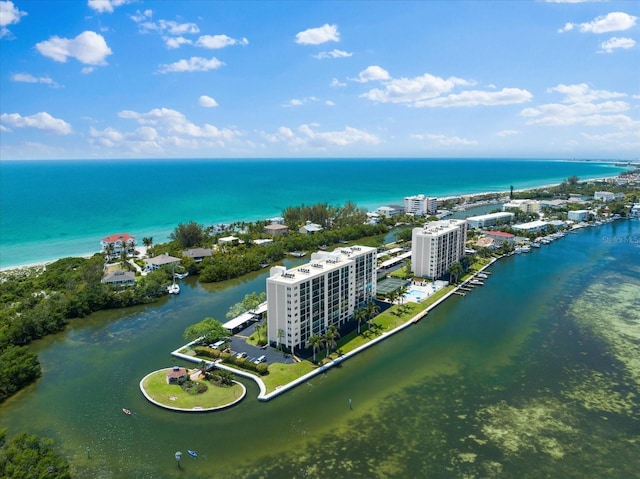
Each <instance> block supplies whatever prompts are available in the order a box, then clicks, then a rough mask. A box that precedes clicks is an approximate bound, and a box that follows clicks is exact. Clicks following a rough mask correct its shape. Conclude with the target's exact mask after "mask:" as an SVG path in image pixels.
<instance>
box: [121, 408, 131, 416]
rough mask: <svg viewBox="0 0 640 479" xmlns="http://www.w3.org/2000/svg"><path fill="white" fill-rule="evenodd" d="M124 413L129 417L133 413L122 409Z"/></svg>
mask: <svg viewBox="0 0 640 479" xmlns="http://www.w3.org/2000/svg"><path fill="white" fill-rule="evenodd" d="M122 412H123V413H125V414H126V415H127V416H131V411H129V410H128V409H126V408H122Z"/></svg>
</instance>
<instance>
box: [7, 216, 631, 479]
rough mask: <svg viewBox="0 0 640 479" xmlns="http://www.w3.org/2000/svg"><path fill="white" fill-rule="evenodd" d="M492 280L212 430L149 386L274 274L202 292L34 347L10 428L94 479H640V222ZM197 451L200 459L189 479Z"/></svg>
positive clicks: (512, 265)
mask: <svg viewBox="0 0 640 479" xmlns="http://www.w3.org/2000/svg"><path fill="white" fill-rule="evenodd" d="M604 238H622V239H623V241H610V240H605V239H604ZM625 238H627V239H628V241H625V240H624V239H625ZM634 238H635V239H636V241H633V239H634ZM491 271H493V275H492V276H491V278H490V279H489V280H488V281H487V284H486V285H485V286H483V287H481V288H478V289H476V290H475V291H473V292H472V293H471V294H469V295H467V296H466V297H465V298H459V297H454V298H451V299H450V300H448V301H447V302H446V303H445V304H443V305H442V306H440V307H438V308H437V309H436V310H434V311H432V312H431V313H430V314H429V316H427V318H425V319H423V320H422V321H421V322H420V323H418V324H417V325H415V326H412V327H411V328H409V329H408V330H406V331H405V332H403V333H400V334H398V335H396V336H394V337H393V338H390V339H389V340H387V341H385V342H383V343H382V344H380V345H379V346H377V347H375V348H373V349H372V350H370V351H367V352H365V353H363V354H361V355H360V356H358V357H356V358H354V359H352V360H349V361H347V362H345V363H343V365H342V366H341V367H340V368H338V369H334V370H331V371H329V372H328V373H326V374H325V375H323V376H319V377H317V378H315V379H313V380H311V381H310V382H309V383H308V384H306V385H303V386H301V387H298V388H296V389H294V390H293V391H291V392H289V393H287V394H285V395H284V396H282V397H280V398H277V399H275V400H273V401H271V402H269V403H259V402H258V401H257V400H255V399H254V398H255V396H256V395H257V387H256V386H255V385H254V384H252V383H250V382H245V384H247V386H248V396H247V398H246V399H245V400H244V401H243V402H242V403H241V404H240V405H239V406H237V407H234V408H232V409H230V410H227V411H224V412H219V413H215V414H206V415H188V414H175V413H170V412H168V411H164V410H161V409H159V408H156V407H154V406H152V405H151V404H148V403H147V402H146V401H145V400H144V398H143V397H142V395H141V394H140V392H139V389H138V382H139V380H140V378H142V377H143V376H144V375H145V374H146V373H147V372H149V371H151V370H154V369H157V368H161V367H166V366H169V365H171V364H173V362H174V360H173V359H172V358H171V357H170V356H169V352H170V351H171V350H173V349H175V348H176V347H177V346H179V345H180V344H181V334H182V331H183V330H184V328H185V327H186V326H187V325H189V324H191V323H193V322H195V321H198V320H200V319H202V318H203V317H205V316H213V317H216V318H220V319H222V318H223V317H224V312H225V311H226V309H227V308H228V306H229V305H230V304H232V303H233V302H235V301H237V300H239V299H241V298H242V296H243V295H244V294H245V293H246V292H249V291H254V290H258V291H259V290H262V289H263V288H264V273H262V274H259V275H256V276H255V277H254V279H252V280H248V281H244V282H238V283H235V284H234V285H233V287H231V288H226V289H224V288H221V287H215V288H209V289H208V290H207V289H204V288H202V287H199V286H195V284H194V283H190V284H191V285H192V287H191V288H190V287H184V288H183V292H182V293H181V294H180V297H178V298H170V299H168V300H167V301H166V302H165V303H164V304H162V305H161V306H154V307H146V308H139V309H132V310H127V311H124V312H105V313H100V314H97V315H94V316H93V317H91V318H90V319H89V320H83V322H77V323H75V324H74V325H73V327H72V328H70V329H69V330H68V331H67V332H65V333H64V334H61V335H58V336H55V337H52V338H48V339H46V340H44V341H41V342H40V343H38V344H37V348H38V350H39V354H40V358H41V361H42V363H43V367H44V369H45V373H44V377H43V378H42V380H41V381H40V382H38V383H37V384H36V385H34V386H33V387H31V388H30V389H28V390H26V391H24V392H23V393H21V394H20V395H18V396H17V397H15V398H14V399H12V400H11V401H9V402H8V403H7V404H5V405H3V407H2V408H1V409H0V425H2V426H6V427H9V429H10V432H11V431H19V430H28V431H33V432H38V433H41V434H48V435H52V436H54V437H55V438H56V439H57V440H58V441H59V442H60V444H62V446H63V449H64V453H65V454H67V455H68V456H69V458H70V460H71V461H72V463H73V465H74V468H75V471H76V477H81V478H131V477H135V478H165V477H167V478H171V477H181V478H209V477H215V478H236V477H237V478H249V477H255V478H258V477H268V478H294V477H296V478H298V477H300V478H302V477H307V478H316V477H318V478H325V477H332V478H409V477H411V478H413V477H420V478H464V477H468V478H480V477H482V478H485V477H486V478H493V477H495V478H528V477H530V478H540V477H553V478H555V477H563V478H574V477H575V478H589V477H591V478H616V479H617V478H628V477H629V478H630V477H638V473H637V471H638V470H640V439H639V438H640V381H639V378H640V367H639V365H640V352H639V351H640V344H639V343H638V338H640V319H639V318H638V314H637V310H638V309H640V305H639V304H638V301H639V299H638V298H640V221H627V222H620V223H615V224H611V225H605V226H603V227H601V228H599V229H595V228H594V229H589V230H585V231H582V232H580V233H578V234H574V235H573V234H572V235H569V236H567V237H566V238H564V239H563V240H561V241H557V242H554V243H553V244H551V245H549V246H547V247H543V248H541V249H540V250H537V251H534V252H532V253H530V254H528V255H518V256H514V257H511V258H508V259H505V260H502V261H500V262H499V263H498V264H496V265H495V266H493V267H492V268H491ZM349 399H352V404H353V410H350V409H349V404H348V400H349ZM122 407H127V408H129V409H131V410H132V411H134V415H133V416H132V417H127V416H125V415H123V414H122V413H121V412H120V409H121V408H122ZM86 447H90V448H91V458H90V459H88V458H87V454H86ZM186 449H196V450H197V451H198V452H199V453H200V457H199V458H198V459H192V458H190V457H188V456H186V455H185V457H184V458H183V459H182V470H180V471H179V470H178V468H177V467H176V462H175V460H174V457H173V455H174V453H175V451H177V450H181V451H182V452H186Z"/></svg>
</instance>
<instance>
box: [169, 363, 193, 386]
mask: <svg viewBox="0 0 640 479" xmlns="http://www.w3.org/2000/svg"><path fill="white" fill-rule="evenodd" d="M187 379H189V376H188V374H187V370H186V369H185V368H179V367H178V366H174V367H173V368H172V369H170V370H169V371H167V383H168V384H179V383H181V382H183V381H186V380H187Z"/></svg>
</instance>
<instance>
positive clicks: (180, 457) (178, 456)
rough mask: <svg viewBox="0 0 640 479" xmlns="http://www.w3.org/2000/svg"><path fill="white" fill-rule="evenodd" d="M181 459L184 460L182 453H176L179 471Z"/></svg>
mask: <svg viewBox="0 0 640 479" xmlns="http://www.w3.org/2000/svg"><path fill="white" fill-rule="evenodd" d="M180 459H182V453H181V452H180V451H178V452H176V461H178V469H180Z"/></svg>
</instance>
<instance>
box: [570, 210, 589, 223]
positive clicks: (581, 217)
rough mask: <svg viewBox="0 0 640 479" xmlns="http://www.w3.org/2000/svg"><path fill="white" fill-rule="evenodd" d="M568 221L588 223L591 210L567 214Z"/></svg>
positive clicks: (574, 211)
mask: <svg viewBox="0 0 640 479" xmlns="http://www.w3.org/2000/svg"><path fill="white" fill-rule="evenodd" d="M567 219H569V220H571V221H587V220H588V219H589V210H573V211H569V212H568V213H567Z"/></svg>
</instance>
